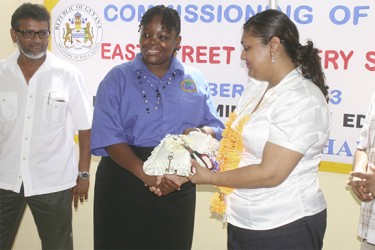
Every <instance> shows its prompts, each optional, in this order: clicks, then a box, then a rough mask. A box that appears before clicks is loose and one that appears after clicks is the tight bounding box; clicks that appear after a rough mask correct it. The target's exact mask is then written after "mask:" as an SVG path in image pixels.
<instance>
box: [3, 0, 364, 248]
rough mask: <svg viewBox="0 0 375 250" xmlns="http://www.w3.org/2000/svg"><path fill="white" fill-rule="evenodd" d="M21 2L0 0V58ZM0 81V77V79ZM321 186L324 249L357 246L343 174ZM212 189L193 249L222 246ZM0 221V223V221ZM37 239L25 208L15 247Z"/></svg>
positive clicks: (200, 206) (88, 207)
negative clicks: (324, 211) (325, 214)
mask: <svg viewBox="0 0 375 250" xmlns="http://www.w3.org/2000/svg"><path fill="white" fill-rule="evenodd" d="M23 2H27V1H21V0H1V1H0V22H1V23H2V25H0V31H1V32H0V34H1V36H0V44H1V50H0V59H3V58H5V57H7V56H8V55H9V54H10V53H11V52H12V51H14V49H15V48H16V47H15V46H14V45H13V44H12V42H11V38H10V34H9V29H10V16H11V15H12V13H13V11H14V10H15V9H16V8H17V7H18V6H19V5H20V4H21V3H23ZM31 2H34V3H43V1H42V0H33V1H31ZM0 84H1V79H0ZM97 164H98V158H96V157H94V158H93V161H92V171H91V172H92V173H93V177H94V174H95V170H96V166H97ZM319 177H320V181H321V187H322V190H323V193H324V194H325V197H326V199H327V203H328V227H327V231H326V235H325V240H324V248H323V249H324V250H336V249H337V250H346V249H347V250H352V249H359V241H358V240H357V238H356V230H357V223H358V217H359V203H358V201H357V200H356V199H354V198H353V196H352V194H351V192H350V191H348V190H347V188H346V180H347V178H348V176H347V175H344V174H336V173H326V172H321V173H320V174H319ZM94 181H95V180H94V178H92V180H91V189H90V196H89V200H88V202H85V203H84V204H83V205H82V206H80V207H79V209H78V211H75V212H74V218H73V230H74V246H75V249H77V250H79V249H92V248H93V243H92V239H93V235H92V234H93V233H92V229H93V226H92V217H93V212H92V207H93V204H92V202H93V187H94ZM213 190H214V189H213V188H212V187H209V186H200V187H199V188H198V196H197V197H198V199H197V213H196V224H195V225H196V226H195V233H194V242H193V249H218V250H220V249H226V228H225V226H224V225H223V224H222V223H221V222H219V221H217V220H215V219H211V218H210V214H209V211H208V205H209V200H210V198H211V194H212V191H213ZM0 223H1V222H0ZM40 248H41V247H40V241H39V237H38V235H37V231H36V228H35V224H34V221H33V218H32V216H31V214H30V211H29V210H27V211H26V213H25V216H24V218H23V221H22V224H21V227H20V229H19V232H18V235H17V238H16V242H15V245H14V248H13V249H15V250H20V249H30V250H32V249H40Z"/></svg>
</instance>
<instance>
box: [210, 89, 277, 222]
mask: <svg viewBox="0 0 375 250" xmlns="http://www.w3.org/2000/svg"><path fill="white" fill-rule="evenodd" d="M266 92H267V90H266V91H265V92H264V93H263V95H262V97H261V99H260V100H259V102H258V103H257V105H256V106H255V107H254V109H253V110H252V111H251V112H250V114H247V115H244V116H243V117H242V118H241V119H240V120H239V121H238V123H237V124H236V126H234V127H232V125H233V123H234V122H235V121H236V119H237V118H238V117H239V115H240V114H241V113H242V112H243V111H244V110H245V109H246V108H247V107H248V106H249V105H250V103H252V102H253V100H254V99H255V97H253V98H252V99H251V100H250V101H249V102H248V103H247V104H246V106H245V107H244V108H242V109H241V111H240V112H238V114H236V113H234V112H232V113H230V114H229V117H228V121H227V122H226V123H225V129H224V131H223V138H222V139H221V141H220V148H219V150H218V156H217V161H218V163H219V166H220V169H219V172H224V171H228V170H233V169H236V168H238V165H239V163H240V161H241V153H242V152H243V139H242V131H243V128H244V126H245V125H246V123H247V122H248V121H249V120H250V118H251V116H252V115H253V114H254V113H255V112H256V111H258V110H260V108H261V107H262V106H263V105H264V104H265V103H267V102H268V100H269V99H270V98H271V97H272V96H273V95H274V94H275V92H274V91H273V93H272V94H271V95H270V96H269V97H268V98H267V99H266V100H265V101H264V102H262V101H263V98H264V96H265V94H266ZM233 190H234V189H233V188H229V187H219V192H216V193H214V195H213V197H212V199H211V209H210V210H211V213H216V214H219V215H221V216H223V217H224V218H223V219H225V213H226V201H225V199H226V196H227V195H229V194H231V193H232V192H233Z"/></svg>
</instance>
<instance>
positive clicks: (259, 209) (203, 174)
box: [188, 9, 331, 249]
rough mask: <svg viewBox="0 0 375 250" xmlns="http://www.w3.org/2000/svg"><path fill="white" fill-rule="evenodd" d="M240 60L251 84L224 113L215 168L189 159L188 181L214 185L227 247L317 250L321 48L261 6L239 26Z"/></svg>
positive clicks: (323, 114) (321, 212)
mask: <svg viewBox="0 0 375 250" xmlns="http://www.w3.org/2000/svg"><path fill="white" fill-rule="evenodd" d="M243 28H244V31H243V35H242V39H241V44H242V46H243V51H242V53H241V59H242V60H244V61H245V62H246V66H247V68H248V74H249V76H250V77H251V78H253V79H256V80H259V81H260V82H257V81H253V82H251V83H250V84H249V85H248V86H247V88H246V89H245V91H244V93H243V94H242V96H241V98H240V100H239V104H238V106H237V108H236V110H235V111H234V113H232V114H231V115H230V117H229V119H228V122H227V124H226V127H225V130H224V132H223V138H222V140H221V142H220V149H219V155H218V161H219V165H220V171H219V172H217V173H215V172H211V171H209V170H208V169H205V168H203V167H200V166H199V165H198V163H197V162H196V161H193V164H194V167H195V168H196V171H197V173H196V174H195V175H191V176H190V177H188V178H189V179H190V180H191V181H192V182H193V183H198V184H212V185H215V186H220V187H221V188H220V190H221V193H220V194H217V195H216V196H215V197H214V200H213V201H212V209H213V211H214V212H218V213H223V214H224V216H225V217H226V218H227V221H228V228H227V230H228V249H322V247H323V237H324V233H325V229H326V216H327V214H326V202H325V199H324V196H323V193H322V192H321V190H320V187H319V181H318V168H319V163H320V161H321V157H322V150H323V148H324V146H325V143H326V142H327V140H328V137H329V132H330V122H331V117H330V112H329V108H328V104H327V102H328V87H327V86H326V84H325V77H324V74H323V71H322V66H321V59H320V57H319V50H318V49H316V48H314V46H313V42H312V41H307V44H306V45H301V44H300V41H299V32H298V30H297V27H296V25H295V24H294V23H293V22H292V21H291V20H290V19H289V18H288V17H287V16H286V15H285V14H284V13H282V12H280V11H277V10H271V9H270V10H266V11H263V12H260V13H258V14H256V15H255V16H253V17H251V18H250V19H249V20H248V21H247V22H246V23H245V24H244V27H243Z"/></svg>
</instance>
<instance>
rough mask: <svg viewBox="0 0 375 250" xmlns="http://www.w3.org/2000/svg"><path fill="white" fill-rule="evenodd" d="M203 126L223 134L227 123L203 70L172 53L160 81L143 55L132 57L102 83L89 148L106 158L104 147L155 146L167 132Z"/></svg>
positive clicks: (173, 132)
mask: <svg viewBox="0 0 375 250" xmlns="http://www.w3.org/2000/svg"><path fill="white" fill-rule="evenodd" d="M202 126H208V127H211V128H212V129H213V130H214V131H215V133H216V138H217V139H220V138H221V133H222V130H223V127H224V125H223V124H222V122H221V121H220V120H219V119H218V116H217V112H216V108H215V107H214V104H213V102H212V98H211V94H210V89H209V86H208V84H207V83H206V82H205V81H204V79H203V76H202V74H201V73H200V72H199V71H198V70H196V69H194V68H192V67H188V66H187V65H182V64H181V63H180V62H179V61H178V60H177V59H176V58H174V57H173V58H172V60H171V64H170V67H169V69H168V71H167V72H166V73H165V75H164V77H163V78H161V79H160V78H158V77H157V76H155V75H154V74H153V73H151V72H150V71H149V70H148V69H147V67H146V66H145V64H144V63H143V60H142V56H141V54H140V53H139V54H137V56H136V58H135V59H134V60H133V61H130V62H126V63H123V64H121V65H118V66H116V67H114V68H113V69H112V70H111V71H110V72H109V73H108V74H107V75H106V76H105V78H104V79H103V81H102V82H101V83H100V85H99V87H98V91H97V95H96V98H95V105H94V119H93V127H92V134H91V152H92V154H94V155H100V156H107V155H108V154H107V152H106V151H105V149H104V148H105V147H106V146H109V145H113V144H118V143H127V144H130V145H135V146H141V147H155V146H157V145H158V144H159V143H160V141H161V140H162V139H163V138H164V137H165V136H166V135H167V134H181V133H182V132H183V131H184V130H185V129H186V128H189V127H202Z"/></svg>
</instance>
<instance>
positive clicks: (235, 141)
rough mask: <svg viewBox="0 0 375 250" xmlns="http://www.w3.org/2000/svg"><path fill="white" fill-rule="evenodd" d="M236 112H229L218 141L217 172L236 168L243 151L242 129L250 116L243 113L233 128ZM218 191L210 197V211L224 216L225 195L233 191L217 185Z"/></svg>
mask: <svg viewBox="0 0 375 250" xmlns="http://www.w3.org/2000/svg"><path fill="white" fill-rule="evenodd" d="M236 118H237V114H236V113H234V112H232V113H230V114H229V117H228V120H227V122H226V124H225V129H224V131H223V138H222V139H221V141H220V148H219V151H218V156H217V161H218V163H219V165H220V170H219V172H223V171H228V170H232V169H236V168H238V165H239V163H240V160H241V153H242V152H243V140H242V130H243V127H244V126H245V124H246V123H247V122H248V121H249V119H250V116H249V115H245V116H244V117H242V118H241V119H240V121H239V122H238V124H237V126H236V127H235V128H234V129H233V128H232V124H233V122H234V121H235V120H236ZM219 190H220V192H216V193H214V195H213V197H212V199H211V213H217V214H219V215H222V216H224V214H225V212H226V202H225V195H229V194H231V193H232V192H233V188H228V187H219Z"/></svg>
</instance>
